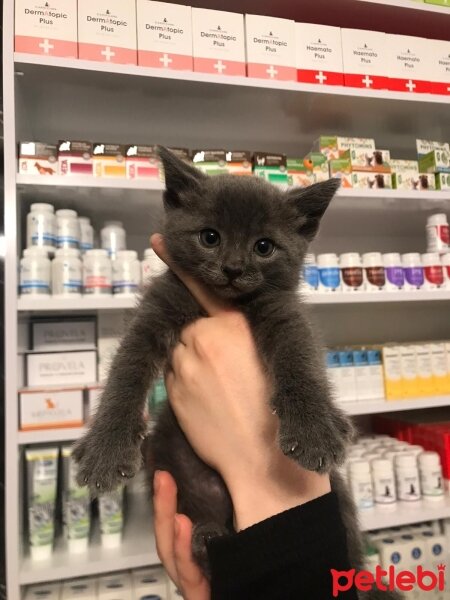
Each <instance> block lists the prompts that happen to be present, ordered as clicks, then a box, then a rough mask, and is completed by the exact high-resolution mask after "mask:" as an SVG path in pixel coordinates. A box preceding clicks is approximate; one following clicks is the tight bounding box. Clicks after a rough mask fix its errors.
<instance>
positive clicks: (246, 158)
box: [226, 150, 253, 176]
mask: <svg viewBox="0 0 450 600" xmlns="http://www.w3.org/2000/svg"><path fill="white" fill-rule="evenodd" d="M226 161H227V171H228V173H230V175H239V176H242V175H244V176H247V175H253V171H252V155H251V152H248V151H247V150H231V151H227V152H226Z"/></svg>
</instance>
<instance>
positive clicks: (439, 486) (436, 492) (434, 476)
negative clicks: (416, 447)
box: [418, 452, 444, 500]
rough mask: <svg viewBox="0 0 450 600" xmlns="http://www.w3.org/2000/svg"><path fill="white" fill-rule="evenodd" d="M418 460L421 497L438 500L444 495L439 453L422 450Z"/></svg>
mask: <svg viewBox="0 0 450 600" xmlns="http://www.w3.org/2000/svg"><path fill="white" fill-rule="evenodd" d="M418 461H419V475H420V485H421V488H422V494H423V497H424V498H425V499H426V500H440V499H441V498H443V496H444V479H443V475H442V467H441V459H440V457H439V454H438V453H437V452H422V453H421V454H419V456H418Z"/></svg>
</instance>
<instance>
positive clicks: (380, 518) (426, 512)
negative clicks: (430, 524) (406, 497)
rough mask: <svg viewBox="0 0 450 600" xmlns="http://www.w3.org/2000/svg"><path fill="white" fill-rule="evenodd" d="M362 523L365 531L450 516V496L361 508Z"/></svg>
mask: <svg viewBox="0 0 450 600" xmlns="http://www.w3.org/2000/svg"><path fill="white" fill-rule="evenodd" d="M359 517H360V525H361V528H362V530H363V531H370V530H372V529H384V528H385V527H398V526H401V525H409V524H412V523H420V522H422V521H432V520H434V519H447V518H449V517H450V496H449V495H448V493H447V494H446V495H445V496H444V497H443V498H442V500H436V501H432V500H420V501H418V502H398V503H397V504H395V505H394V506H390V507H378V506H377V507H374V508H369V509H366V510H361V511H360V513H359Z"/></svg>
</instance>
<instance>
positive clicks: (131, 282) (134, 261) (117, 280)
mask: <svg viewBox="0 0 450 600" xmlns="http://www.w3.org/2000/svg"><path fill="white" fill-rule="evenodd" d="M112 279H113V293H114V294H135V293H136V292H137V291H138V289H139V285H140V283H141V264H140V262H139V260H138V257H137V252H135V251H134V250H120V252H118V253H117V256H116V259H115V260H113V261H112Z"/></svg>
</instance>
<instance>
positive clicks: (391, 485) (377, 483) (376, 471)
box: [371, 458, 397, 505]
mask: <svg viewBox="0 0 450 600" xmlns="http://www.w3.org/2000/svg"><path fill="white" fill-rule="evenodd" d="M371 466H372V486H373V495H374V500H375V503H376V504H380V505H387V504H394V503H395V502H396V501H397V494H396V491H395V476H394V468H393V466H392V462H391V461H390V460H389V459H387V458H376V459H374V460H372V463H371Z"/></svg>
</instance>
